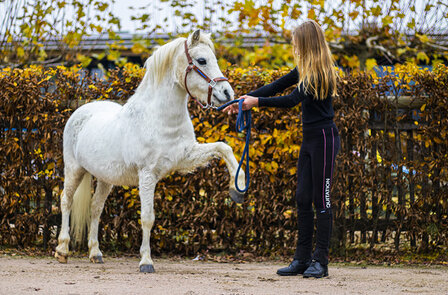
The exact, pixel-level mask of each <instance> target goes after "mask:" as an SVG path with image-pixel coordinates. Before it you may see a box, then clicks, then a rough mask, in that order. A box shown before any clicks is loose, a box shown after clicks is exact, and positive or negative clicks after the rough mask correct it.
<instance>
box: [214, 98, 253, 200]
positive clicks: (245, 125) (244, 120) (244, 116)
mask: <svg viewBox="0 0 448 295" xmlns="http://www.w3.org/2000/svg"><path fill="white" fill-rule="evenodd" d="M243 101H244V99H235V100H232V101H230V102H228V103H226V104H223V105H222V106H220V107H218V108H217V110H218V111H221V110H223V109H224V108H226V107H227V106H229V105H231V104H234V103H238V117H237V118H236V131H237V132H242V131H243V130H244V129H246V144H245V145H244V150H243V155H242V156H241V160H240V162H239V165H238V169H237V170H236V175H235V187H236V190H237V191H239V192H240V193H245V192H247V190H248V189H249V181H250V177H249V162H250V160H249V141H250V129H251V126H252V115H251V112H250V110H247V111H243ZM244 158H246V187H245V188H244V189H243V190H242V189H240V188H239V187H238V175H239V173H240V170H241V166H242V165H243V162H244Z"/></svg>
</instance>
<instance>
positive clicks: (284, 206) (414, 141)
mask: <svg viewBox="0 0 448 295" xmlns="http://www.w3.org/2000/svg"><path fill="white" fill-rule="evenodd" d="M286 72H287V69H281V70H263V69H260V68H246V69H241V68H231V69H229V70H228V71H227V72H226V73H225V74H226V76H227V77H229V78H230V79H229V81H230V83H231V84H232V85H233V87H234V90H235V92H236V95H237V96H239V95H242V94H245V93H247V92H248V91H250V90H252V89H255V88H257V87H260V86H262V85H264V84H266V83H269V82H270V81H272V80H274V79H276V78H278V77H280V76H281V75H283V74H285V73H286ZM142 75H143V69H141V68H140V67H138V66H135V65H131V64H128V65H126V66H125V67H124V68H122V69H115V70H111V71H109V72H108V73H107V77H106V79H100V78H98V77H96V76H91V75H89V74H88V72H86V71H85V70H83V69H80V68H78V67H73V68H65V67H57V68H51V69H43V68H41V67H29V68H24V69H3V70H2V71H1V72H0V94H1V100H0V113H1V117H0V142H1V143H0V157H1V161H0V168H1V169H0V171H1V173H0V245H3V246H4V247H31V246H33V247H38V248H43V249H54V247H55V245H56V243H57V240H56V237H57V234H58V231H59V226H60V208H59V199H60V195H61V191H62V188H63V162H62V132H63V127H64V124H65V122H66V121H67V119H68V118H69V116H70V114H71V113H72V112H73V110H74V109H75V108H76V107H77V106H79V105H80V104H81V103H83V102H85V101H93V100H102V99H110V100H115V101H121V102H125V100H126V99H127V98H128V97H129V96H130V95H131V94H132V93H133V91H134V89H135V88H136V86H137V85H138V83H139V81H140V79H141V77H142ZM447 85H448V69H447V67H446V66H443V65H440V66H438V67H437V68H435V69H434V70H433V71H432V72H429V71H426V70H422V69H419V68H417V67H416V66H414V65H411V64H407V65H398V66H397V67H396V68H395V73H387V74H385V75H384V76H383V77H378V76H377V75H376V74H375V73H374V72H371V73H358V74H343V73H341V78H340V80H339V86H338V87H339V89H338V92H339V96H338V97H337V98H336V99H335V102H334V106H335V111H336V115H335V122H336V125H337V126H338V128H339V130H340V134H341V152H340V153H339V155H338V158H337V165H336V167H335V179H334V185H333V189H332V203H333V207H334V216H335V226H334V234H333V241H332V252H333V255H335V256H337V255H342V256H344V255H345V253H346V251H345V250H347V249H348V248H363V249H364V248H367V249H371V250H372V251H373V250H377V249H380V250H381V249H385V248H388V247H389V246H391V245H392V246H394V248H395V250H406V249H411V250H435V249H439V250H440V249H446V248H444V247H446V245H447V244H448V235H447V228H448V222H447V220H448V218H447V216H448V201H447V195H448V171H447V167H448V156H447V155H448V150H447V131H448V130H447V129H448V124H447V123H448V121H447V120H448V119H447V118H448V112H447V110H448V101H447V100H448V98H447V97H448V87H447ZM288 91H289V90H288ZM403 97H405V98H406V97H410V100H408V102H407V104H408V105H409V104H411V105H412V104H413V105H414V107H407V106H405V107H401V106H400V104H401V103H402V102H401V100H402V99H403ZM415 105H416V107H415ZM189 109H190V112H191V116H192V121H193V124H194V126H195V131H196V135H197V139H198V141H199V142H214V141H218V140H220V141H225V142H227V143H228V144H230V145H231V146H232V147H233V148H234V152H235V154H236V156H237V158H239V157H240V155H241V152H242V149H243V145H244V138H243V137H242V135H240V134H237V133H236V132H235V131H234V124H235V118H234V117H229V116H227V115H226V114H223V113H218V112H216V111H213V110H209V111H204V110H201V109H199V108H198V107H197V106H196V105H195V104H194V103H190V106H189ZM253 119H254V123H253V132H252V138H251V143H250V156H251V160H252V162H251V166H250V176H251V183H250V190H249V192H248V194H247V196H246V201H245V202H244V203H243V204H241V205H237V204H235V203H233V202H232V201H231V200H230V198H229V196H228V182H229V176H228V173H227V171H226V168H225V165H224V163H223V161H220V160H215V161H213V162H212V163H211V164H210V166H209V167H207V168H204V169H199V170H198V171H196V172H195V173H194V174H190V175H180V174H177V173H175V174H172V175H170V176H168V177H167V178H166V179H164V180H163V181H161V182H160V183H159V184H158V185H157V188H156V193H155V212H156V223H155V225H154V228H153V232H152V236H151V245H152V251H153V253H155V254H161V253H164V254H185V255H195V254H197V253H200V252H204V251H226V252H228V253H237V252H238V251H241V250H244V251H250V252H252V253H254V254H256V255H262V256H269V255H286V256H289V255H291V253H293V249H294V247H295V240H296V238H297V237H296V230H295V228H296V209H295V201H294V193H295V184H296V162H297V158H298V154H299V151H300V144H301V141H302V131H301V128H300V124H301V122H300V121H301V119H300V107H299V106H298V107H295V108H293V109H288V110H280V109H255V110H254V111H253ZM139 208H140V201H139V198H138V189H137V188H128V187H115V188H114V190H113V192H112V193H111V195H110V196H109V198H108V200H107V202H106V205H105V210H104V212H103V214H102V216H101V224H100V228H101V229H100V243H101V244H102V248H103V249H106V250H118V251H131V252H135V253H137V252H138V248H139V247H140V241H141V229H140V224H139V223H140V220H139V213H140V211H139Z"/></svg>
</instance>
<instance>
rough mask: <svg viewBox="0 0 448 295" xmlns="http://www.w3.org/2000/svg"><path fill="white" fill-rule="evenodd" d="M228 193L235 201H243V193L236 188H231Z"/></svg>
mask: <svg viewBox="0 0 448 295" xmlns="http://www.w3.org/2000/svg"><path fill="white" fill-rule="evenodd" d="M229 194H230V197H231V198H232V200H234V201H235V202H236V203H238V204H241V203H242V202H244V193H240V192H238V191H237V190H234V189H233V188H231V189H230V191H229Z"/></svg>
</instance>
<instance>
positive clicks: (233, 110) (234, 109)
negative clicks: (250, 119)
mask: <svg viewBox="0 0 448 295" xmlns="http://www.w3.org/2000/svg"><path fill="white" fill-rule="evenodd" d="M239 99H243V111H247V110H250V109H251V108H253V107H256V106H258V97H253V96H250V95H243V96H241V97H240V98H239ZM222 111H223V112H226V113H227V114H229V115H232V114H238V103H234V104H231V105H229V106H228V107H226V108H225V109H223V110H222Z"/></svg>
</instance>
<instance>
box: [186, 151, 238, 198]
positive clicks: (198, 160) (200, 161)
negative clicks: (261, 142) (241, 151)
mask: <svg viewBox="0 0 448 295" xmlns="http://www.w3.org/2000/svg"><path fill="white" fill-rule="evenodd" d="M215 157H217V158H222V159H224V161H225V162H226V165H227V169H228V170H229V174H230V184H229V188H230V191H229V193H230V197H231V198H232V199H233V200H234V201H235V202H237V203H242V202H243V201H244V193H240V192H238V191H237V190H236V188H235V176H236V170H237V168H238V162H237V160H236V159H235V156H234V155H233V150H232V148H231V147H230V146H229V145H227V144H225V143H223V142H214V143H203V144H199V143H196V144H195V145H194V146H193V148H192V149H191V150H190V151H189V153H188V154H187V157H186V159H185V162H184V164H183V169H182V170H183V171H187V172H189V171H193V170H194V169H196V168H197V167H202V166H205V165H207V163H208V162H210V160H212V159H213V158H215ZM245 180H246V175H245V173H244V171H243V170H242V169H241V170H240V172H239V174H238V187H239V188H240V189H242V188H244V187H245Z"/></svg>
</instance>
